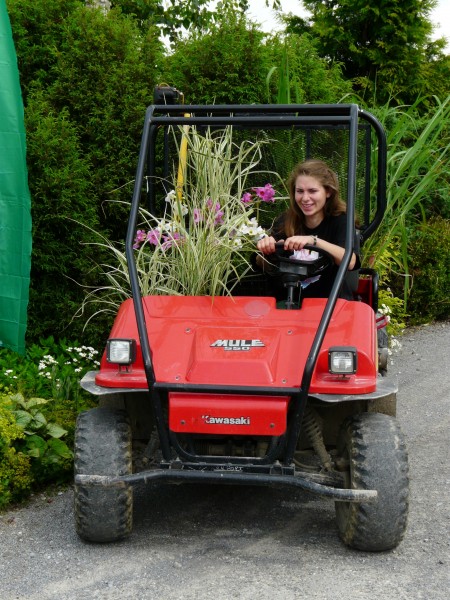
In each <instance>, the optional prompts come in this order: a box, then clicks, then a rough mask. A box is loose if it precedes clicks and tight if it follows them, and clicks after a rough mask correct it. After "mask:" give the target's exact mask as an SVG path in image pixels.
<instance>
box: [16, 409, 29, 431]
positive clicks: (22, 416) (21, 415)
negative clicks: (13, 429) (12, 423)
mask: <svg viewBox="0 0 450 600" xmlns="http://www.w3.org/2000/svg"><path fill="white" fill-rule="evenodd" d="M13 413H14V416H15V419H16V423H17V425H18V426H19V427H21V428H22V429H25V428H26V427H27V426H28V425H29V423H30V422H31V421H32V419H33V417H32V416H31V415H30V413H29V412H27V411H26V410H14V411H13Z"/></svg>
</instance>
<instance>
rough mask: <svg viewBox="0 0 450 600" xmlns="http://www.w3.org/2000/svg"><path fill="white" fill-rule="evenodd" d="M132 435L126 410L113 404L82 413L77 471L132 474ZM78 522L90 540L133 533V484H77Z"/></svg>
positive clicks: (80, 531) (77, 439)
mask: <svg viewBox="0 0 450 600" xmlns="http://www.w3.org/2000/svg"><path fill="white" fill-rule="evenodd" d="M131 472H132V436H131V428H130V425H129V423H128V419H127V417H126V414H125V413H124V412H123V411H120V410H112V409H110V408H94V409H92V410H89V411H87V412H84V413H81V414H80V415H79V416H78V419H77V426H76V431H75V474H76V475H77V474H82V475H128V474H130V473H131ZM74 508H75V524H76V530H77V533H78V535H79V536H80V537H81V538H82V539H84V540H86V541H89V542H114V541H117V540H120V539H122V538H124V537H126V536H127V535H129V534H130V533H131V529H132V516H133V496H132V488H131V486H127V485H120V486H117V487H102V486H88V485H75V507H74Z"/></svg>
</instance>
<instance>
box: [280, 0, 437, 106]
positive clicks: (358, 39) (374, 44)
mask: <svg viewBox="0 0 450 600" xmlns="http://www.w3.org/2000/svg"><path fill="white" fill-rule="evenodd" d="M303 4H304V6H305V7H306V8H307V9H308V10H309V11H310V12H311V24H309V23H308V22H307V21H305V20H301V19H295V18H293V19H290V20H289V19H288V22H289V23H290V27H291V29H293V30H295V31H299V32H301V31H305V30H309V31H310V32H311V33H312V34H313V35H314V37H316V38H317V40H318V49H319V53H320V54H321V55H323V56H326V57H327V58H328V59H329V60H333V61H337V62H340V63H341V64H342V67H343V73H344V75H345V76H346V77H348V78H349V79H352V80H353V81H354V83H355V86H356V88H357V89H358V90H359V91H360V93H361V94H363V95H365V96H366V97H375V98H376V99H377V100H378V101H380V102H384V101H386V100H387V99H388V98H389V97H392V96H395V97H396V99H397V101H399V102H408V103H412V102H413V101H414V100H415V99H416V98H417V96H418V95H419V94H421V93H424V92H427V93H429V92H430V89H429V84H430V75H431V74H432V73H435V72H436V68H435V67H437V68H438V72H439V73H440V74H441V75H442V76H443V75H444V73H445V72H447V71H446V69H448V60H445V59H446V57H445V55H444V47H445V41H444V40H443V39H441V40H437V41H432V39H431V34H432V31H433V25H432V23H431V21H430V18H429V17H430V13H431V10H432V9H433V8H434V7H435V6H436V0H370V2H369V1H368V0H303ZM430 63H431V64H430ZM442 69H444V70H443V71H442ZM440 79H441V78H440ZM447 81H448V80H447ZM441 83H442V81H441ZM447 86H448V84H447ZM442 92H443V93H445V86H444V89H443V90H442ZM434 93H436V92H434ZM447 93H448V92H447Z"/></svg>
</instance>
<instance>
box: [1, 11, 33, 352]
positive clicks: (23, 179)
mask: <svg viewBox="0 0 450 600" xmlns="http://www.w3.org/2000/svg"><path fill="white" fill-rule="evenodd" d="M30 264H31V212H30V192H29V189H28V174H27V165H26V144H25V125H24V115H23V102H22V93H21V89H20V82H19V71H18V67H17V57H16V51H15V48H14V42H13V37H12V32H11V24H10V21H9V16H8V12H7V10H6V3H5V2H4V1H0V347H2V346H4V347H6V348H10V349H11V350H15V351H16V352H19V353H20V354H24V353H25V332H26V327H27V308H28V296H29V286H30Z"/></svg>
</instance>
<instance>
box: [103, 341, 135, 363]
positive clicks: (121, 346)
mask: <svg viewBox="0 0 450 600" xmlns="http://www.w3.org/2000/svg"><path fill="white" fill-rule="evenodd" d="M106 360H107V361H108V362H110V363H115V364H118V365H131V363H133V362H134V361H135V360H136V340H108V341H107V342H106Z"/></svg>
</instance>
